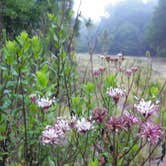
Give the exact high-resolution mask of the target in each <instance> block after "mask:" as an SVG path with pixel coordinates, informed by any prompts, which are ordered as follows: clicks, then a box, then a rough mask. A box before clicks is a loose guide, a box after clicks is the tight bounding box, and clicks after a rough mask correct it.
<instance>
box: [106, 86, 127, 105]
mask: <svg viewBox="0 0 166 166" xmlns="http://www.w3.org/2000/svg"><path fill="white" fill-rule="evenodd" d="M106 93H107V95H108V96H110V97H112V99H113V100H114V102H115V103H116V104H117V103H118V101H119V99H120V98H121V97H123V96H125V94H126V93H125V91H124V90H122V89H119V88H112V87H110V88H108V89H107V92H106Z"/></svg>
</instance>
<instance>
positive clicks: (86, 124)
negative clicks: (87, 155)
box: [76, 118, 93, 133]
mask: <svg viewBox="0 0 166 166" xmlns="http://www.w3.org/2000/svg"><path fill="white" fill-rule="evenodd" d="M76 129H77V131H78V132H83V133H84V132H86V131H89V130H91V129H93V123H92V122H90V121H88V120H86V119H85V118H82V119H80V120H77V122H76Z"/></svg>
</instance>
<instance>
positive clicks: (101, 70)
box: [93, 67, 105, 77]
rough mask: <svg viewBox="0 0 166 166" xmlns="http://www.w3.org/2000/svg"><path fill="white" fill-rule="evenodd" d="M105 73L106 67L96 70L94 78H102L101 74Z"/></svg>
mask: <svg viewBox="0 0 166 166" xmlns="http://www.w3.org/2000/svg"><path fill="white" fill-rule="evenodd" d="M104 71H105V68H104V67H100V68H99V69H95V70H94V71H93V76H94V77H98V76H100V75H101V74H103V73H104Z"/></svg>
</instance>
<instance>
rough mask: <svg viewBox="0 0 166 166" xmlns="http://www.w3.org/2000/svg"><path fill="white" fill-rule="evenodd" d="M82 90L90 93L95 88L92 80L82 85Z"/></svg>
mask: <svg viewBox="0 0 166 166" xmlns="http://www.w3.org/2000/svg"><path fill="white" fill-rule="evenodd" d="M84 90H85V91H86V92H89V93H92V92H94V90H95V85H94V84H93V83H92V82H88V83H87V84H86V85H84Z"/></svg>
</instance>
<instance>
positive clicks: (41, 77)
mask: <svg viewBox="0 0 166 166" xmlns="http://www.w3.org/2000/svg"><path fill="white" fill-rule="evenodd" d="M36 75H37V80H38V84H39V86H41V87H42V88H45V87H46V86H47V84H48V76H47V74H46V73H45V72H43V71H37V72H36Z"/></svg>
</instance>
